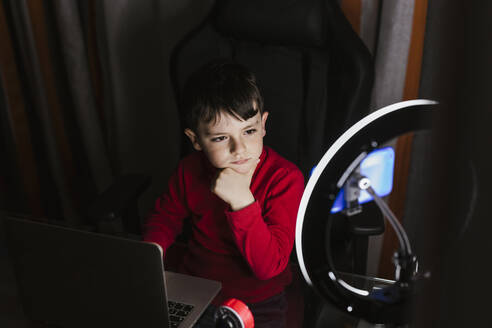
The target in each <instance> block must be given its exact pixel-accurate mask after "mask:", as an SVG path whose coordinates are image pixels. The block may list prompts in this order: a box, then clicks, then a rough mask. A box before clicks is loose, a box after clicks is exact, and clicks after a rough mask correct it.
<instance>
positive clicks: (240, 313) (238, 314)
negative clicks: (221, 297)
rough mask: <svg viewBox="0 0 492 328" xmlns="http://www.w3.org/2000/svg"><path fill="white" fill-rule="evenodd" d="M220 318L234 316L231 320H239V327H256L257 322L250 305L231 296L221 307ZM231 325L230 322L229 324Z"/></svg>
mask: <svg viewBox="0 0 492 328" xmlns="http://www.w3.org/2000/svg"><path fill="white" fill-rule="evenodd" d="M218 313H219V314H218V317H219V320H227V319H228V318H227V317H232V318H229V319H232V320H231V322H238V323H239V325H240V327H237V328H254V326H255V323H254V319H253V314H252V313H251V311H250V310H249V308H248V306H247V305H246V304H244V303H243V302H241V301H240V300H238V299H235V298H230V299H228V300H227V301H225V302H224V303H222V305H221V306H220V307H219V310H218ZM229 326H230V324H229Z"/></svg>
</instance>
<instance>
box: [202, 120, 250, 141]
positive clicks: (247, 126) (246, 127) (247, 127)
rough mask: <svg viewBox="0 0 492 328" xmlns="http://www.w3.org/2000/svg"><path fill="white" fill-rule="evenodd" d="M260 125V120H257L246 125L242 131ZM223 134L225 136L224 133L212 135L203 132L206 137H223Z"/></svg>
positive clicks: (207, 131)
mask: <svg viewBox="0 0 492 328" xmlns="http://www.w3.org/2000/svg"><path fill="white" fill-rule="evenodd" d="M259 123H260V120H259V119H257V120H256V121H255V122H252V123H250V124H248V125H246V126H245V127H244V128H243V130H247V129H250V128H252V127H254V126H255V125H258V124H259ZM223 134H227V133H226V132H214V133H211V132H210V131H209V130H206V131H205V135H206V136H207V137H210V136H218V135H223Z"/></svg>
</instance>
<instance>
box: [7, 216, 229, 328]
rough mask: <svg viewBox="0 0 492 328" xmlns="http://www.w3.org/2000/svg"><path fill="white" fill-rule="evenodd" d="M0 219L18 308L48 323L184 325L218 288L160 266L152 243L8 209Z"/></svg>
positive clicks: (159, 253)
mask: <svg viewBox="0 0 492 328" xmlns="http://www.w3.org/2000/svg"><path fill="white" fill-rule="evenodd" d="M3 221H4V229H5V238H6V242H7V249H8V252H9V255H10V258H11V260H12V265H13V267H14V272H15V275H16V280H17V285H18V291H19V297H20V300H21V302H22V305H23V308H24V311H25V313H26V315H27V317H28V318H29V319H31V320H34V321H38V322H44V323H47V324H49V325H50V326H51V325H53V326H55V327H63V328H72V327H73V328H77V327H84V328H86V327H104V328H107V327H119V328H120V327H149V328H150V327H159V328H163V327H179V328H187V327H191V326H193V324H194V323H195V322H196V321H197V319H198V318H199V317H200V315H201V314H202V313H203V311H204V310H205V308H206V307H207V306H208V305H209V304H210V302H211V301H212V299H213V298H214V297H215V296H216V295H217V293H218V292H219V290H220V288H221V284H220V282H217V281H212V280H208V279H202V278H198V277H193V276H189V275H183V274H179V273H174V272H169V271H164V265H163V260H162V251H161V249H160V247H159V246H157V245H155V244H150V243H145V242H142V241H139V240H132V239H127V238H120V237H115V236H110V235H104V234H99V233H94V232H88V231H83V230H77V229H71V228H67V227H63V226H58V225H54V224H48V223H43V222H38V221H34V220H29V219H25V218H19V217H14V216H6V217H4V220H3ZM168 306H171V308H168ZM175 307H177V308H175Z"/></svg>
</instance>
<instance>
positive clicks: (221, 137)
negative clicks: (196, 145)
mask: <svg viewBox="0 0 492 328" xmlns="http://www.w3.org/2000/svg"><path fill="white" fill-rule="evenodd" d="M225 139H226V137H225V136H220V137H215V138H212V139H211V140H212V142H220V141H222V140H225Z"/></svg>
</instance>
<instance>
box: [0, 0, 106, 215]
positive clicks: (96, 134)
mask: <svg viewBox="0 0 492 328" xmlns="http://www.w3.org/2000/svg"><path fill="white" fill-rule="evenodd" d="M93 10H94V3H93V2H90V1H89V2H76V1H45V2H42V1H3V2H2V3H1V7H0V15H1V17H0V22H1V23H0V24H1V28H0V33H1V36H0V37H1V44H2V51H0V57H1V64H0V74H1V94H2V97H1V99H0V100H1V106H2V107H1V125H2V130H1V133H2V141H3V142H2V144H1V152H2V155H3V156H2V159H3V160H2V161H1V165H2V169H1V175H2V184H1V207H2V209H5V210H7V211H13V212H18V213H24V214H27V215H34V216H43V217H49V218H53V219H62V218H63V219H65V220H67V221H70V222H73V223H77V222H80V221H81V220H82V216H83V213H84V208H86V207H87V204H88V203H89V202H90V201H91V200H93V198H94V197H95V195H97V194H98V193H99V192H101V191H102V190H103V189H104V188H106V187H107V186H108V184H109V183H110V181H111V180H112V177H113V172H114V171H113V168H112V167H113V166H114V163H111V160H110V152H109V148H108V142H109V140H108V129H107V125H106V121H105V120H104V112H103V107H102V96H103V94H102V90H101V87H100V86H101V79H100V76H101V70H100V62H99V57H98V55H97V47H96V44H97V43H96V42H95V37H96V36H95V29H94V27H95V21H94V15H93Z"/></svg>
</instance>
